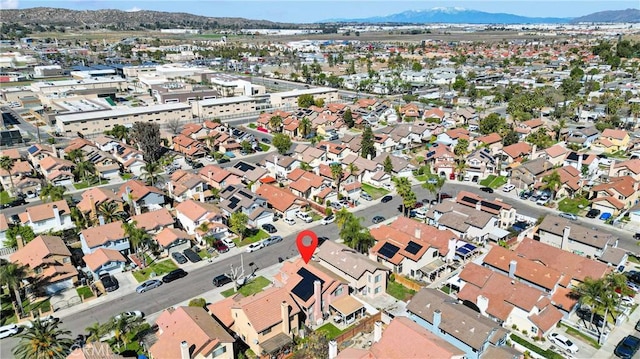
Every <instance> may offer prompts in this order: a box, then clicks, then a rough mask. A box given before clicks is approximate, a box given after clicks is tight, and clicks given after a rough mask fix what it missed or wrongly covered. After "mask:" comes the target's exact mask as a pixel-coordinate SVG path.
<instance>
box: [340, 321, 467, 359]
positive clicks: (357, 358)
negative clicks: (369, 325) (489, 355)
mask: <svg viewBox="0 0 640 359" xmlns="http://www.w3.org/2000/svg"><path fill="white" fill-rule="evenodd" d="M382 327H383V324H382V322H377V323H376V324H375V325H374V329H373V343H372V344H371V347H370V348H368V349H359V348H354V347H348V348H345V349H343V350H342V351H341V352H340V353H339V354H338V355H337V356H336V357H335V359H383V358H403V359H463V358H464V357H465V356H464V354H465V353H464V352H463V351H462V350H460V349H458V348H456V347H455V346H453V345H451V344H449V343H447V341H445V340H444V339H442V338H439V337H438V336H436V335H435V334H433V333H431V332H430V331H428V330H427V329H425V328H424V327H421V326H420V325H418V324H417V323H416V322H414V321H412V320H411V319H409V318H407V317H402V316H399V317H395V318H393V319H392V320H391V322H390V323H389V325H388V326H387V328H386V329H384V330H383V329H382ZM407 343H411V345H407ZM331 345H332V342H330V343H329V353H330V354H329V358H330V359H334V358H333V357H332V356H331ZM335 345H336V350H335V351H336V352H337V342H335Z"/></svg>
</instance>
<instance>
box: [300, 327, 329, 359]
mask: <svg viewBox="0 0 640 359" xmlns="http://www.w3.org/2000/svg"><path fill="white" fill-rule="evenodd" d="M328 352H329V339H328V338H327V335H326V333H324V332H322V331H311V332H310V333H309V334H308V335H307V337H306V338H305V345H303V346H302V347H301V348H299V349H298V350H296V351H295V352H294V353H293V358H294V359H311V358H324V357H326V356H327V353H328Z"/></svg>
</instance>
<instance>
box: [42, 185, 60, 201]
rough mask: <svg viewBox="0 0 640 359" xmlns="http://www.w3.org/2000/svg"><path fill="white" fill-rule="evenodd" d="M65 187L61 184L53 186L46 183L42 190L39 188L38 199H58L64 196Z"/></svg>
mask: <svg viewBox="0 0 640 359" xmlns="http://www.w3.org/2000/svg"><path fill="white" fill-rule="evenodd" d="M66 191H67V189H66V188H65V187H63V186H54V185H52V184H51V183H47V184H46V185H45V186H44V187H43V188H42V190H40V199H41V200H42V201H43V202H46V200H47V199H49V200H50V201H51V202H55V201H59V200H61V199H63V198H64V193H65V192H66Z"/></svg>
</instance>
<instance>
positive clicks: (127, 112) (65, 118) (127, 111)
mask: <svg viewBox="0 0 640 359" xmlns="http://www.w3.org/2000/svg"><path fill="white" fill-rule="evenodd" d="M190 109H191V106H190V105H188V104H185V103H164V104H160V105H153V106H141V107H127V108H118V109H115V110H106V111H94V112H84V113H74V114H68V115H64V114H63V115H58V116H56V119H57V120H58V121H62V122H64V123H68V122H75V121H91V120H99V119H104V118H112V117H122V116H132V115H140V114H146V113H151V112H163V111H172V110H190Z"/></svg>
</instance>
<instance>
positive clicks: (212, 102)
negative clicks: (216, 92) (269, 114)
mask: <svg viewBox="0 0 640 359" xmlns="http://www.w3.org/2000/svg"><path fill="white" fill-rule="evenodd" d="M249 101H256V99H255V98H253V97H250V96H238V97H223V98H210V99H206V100H202V101H197V103H199V104H200V106H203V107H204V106H217V105H227V104H230V103H240V102H249Z"/></svg>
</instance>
